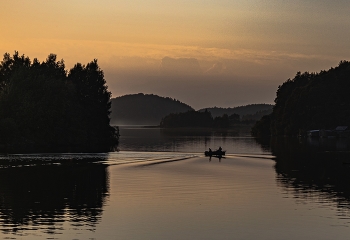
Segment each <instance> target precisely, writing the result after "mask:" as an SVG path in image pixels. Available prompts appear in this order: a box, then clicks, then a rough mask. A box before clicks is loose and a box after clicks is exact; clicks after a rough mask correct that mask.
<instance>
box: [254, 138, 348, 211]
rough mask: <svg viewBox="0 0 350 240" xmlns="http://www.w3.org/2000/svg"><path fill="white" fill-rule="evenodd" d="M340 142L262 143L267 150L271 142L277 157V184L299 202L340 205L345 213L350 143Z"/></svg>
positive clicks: (294, 141) (299, 140)
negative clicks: (300, 200) (310, 201)
mask: <svg viewBox="0 0 350 240" xmlns="http://www.w3.org/2000/svg"><path fill="white" fill-rule="evenodd" d="M316 141H320V142H319V143H316ZM340 141H342V143H341V144H339V143H337V142H336V139H330V141H329V142H327V141H326V140H325V139H323V140H322V139H314V140H310V139H297V138H294V139H290V138H273V139H271V140H269V141H266V140H265V142H261V141H260V142H261V143H262V145H263V146H265V147H267V146H268V142H269V144H270V148H271V151H272V154H273V155H275V156H276V160H275V161H276V165H275V170H276V173H277V183H278V184H279V185H280V186H282V187H283V188H284V189H285V190H286V191H287V192H292V193H293V195H294V197H295V198H299V199H312V200H315V201H316V202H329V201H332V202H336V203H337V206H338V207H339V208H338V209H339V210H340V211H342V212H343V211H349V210H350V185H349V182H350V151H348V146H349V145H348V144H345V143H346V142H347V140H344V139H341V140H340ZM311 143H312V144H311ZM339 147H341V149H339ZM347 215H348V214H347Z"/></svg>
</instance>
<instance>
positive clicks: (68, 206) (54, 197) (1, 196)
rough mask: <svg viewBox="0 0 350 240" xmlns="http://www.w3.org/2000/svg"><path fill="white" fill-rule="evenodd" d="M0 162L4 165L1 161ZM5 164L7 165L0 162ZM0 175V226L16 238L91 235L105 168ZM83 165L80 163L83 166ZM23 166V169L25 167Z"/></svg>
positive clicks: (33, 169) (32, 169)
mask: <svg viewBox="0 0 350 240" xmlns="http://www.w3.org/2000/svg"><path fill="white" fill-rule="evenodd" d="M2 161H5V160H4V159H2ZM5 162H6V161H5ZM24 162H25V160H23V161H22V165H19V164H14V165H12V166H11V165H10V164H9V163H8V162H7V163H5V164H4V165H1V166H2V168H1V169H0V225H1V231H2V232H3V233H11V234H15V235H19V236H27V235H32V234H35V235H39V236H40V233H41V234H60V233H63V232H64V231H66V230H67V229H66V228H69V229H74V230H77V232H79V230H81V231H86V230H90V231H94V230H95V229H96V224H98V222H99V221H100V219H101V215H102V212H103V206H104V205H105V202H106V197H107V196H108V192H109V185H108V181H109V180H108V172H107V168H106V165H103V164H98V163H93V161H91V159H90V160H89V161H79V163H78V162H75V161H74V160H73V159H71V161H62V164H59V165H58V164H48V162H49V163H52V162H51V161H44V162H46V164H41V165H36V166H31V165H30V164H23V163H24ZM82 162H83V163H82ZM24 165H27V166H26V167H25V166H24Z"/></svg>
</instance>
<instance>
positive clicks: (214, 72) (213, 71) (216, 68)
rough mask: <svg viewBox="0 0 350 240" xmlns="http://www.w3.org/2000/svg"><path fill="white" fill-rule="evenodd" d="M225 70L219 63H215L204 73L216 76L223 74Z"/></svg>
mask: <svg viewBox="0 0 350 240" xmlns="http://www.w3.org/2000/svg"><path fill="white" fill-rule="evenodd" d="M224 69H225V67H224V65H223V64H222V63H221V62H216V63H214V64H213V66H211V67H210V68H209V69H207V70H206V71H205V72H204V73H205V74H209V75H217V74H220V73H222V72H223V70H224Z"/></svg>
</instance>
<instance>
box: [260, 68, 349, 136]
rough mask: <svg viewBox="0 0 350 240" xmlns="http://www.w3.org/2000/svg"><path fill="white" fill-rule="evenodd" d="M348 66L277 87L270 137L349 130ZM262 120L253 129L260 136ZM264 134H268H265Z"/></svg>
mask: <svg viewBox="0 0 350 240" xmlns="http://www.w3.org/2000/svg"><path fill="white" fill-rule="evenodd" d="M349 90H350V62H347V61H341V62H340V63H339V65H338V66H337V67H336V68H331V69H329V70H328V71H321V72H320V73H308V72H305V73H300V72H298V73H297V74H296V76H295V77H294V78H293V79H288V80H287V81H286V82H284V83H283V84H282V85H281V86H279V87H278V90H277V96H276V99H275V103H276V104H275V106H274V108H273V112H272V114H271V115H270V121H271V122H270V133H271V134H272V135H298V134H303V133H305V132H306V131H307V130H311V129H333V128H335V127H336V126H339V125H345V126H350V94H349ZM266 120H267V119H266V118H265V119H262V120H261V121H260V122H258V123H257V124H256V126H255V130H254V132H253V133H254V134H256V135H259V134H263V132H264V131H265V130H264V129H263V128H265V127H266V126H267V122H266ZM265 132H266V133H267V132H268V131H265Z"/></svg>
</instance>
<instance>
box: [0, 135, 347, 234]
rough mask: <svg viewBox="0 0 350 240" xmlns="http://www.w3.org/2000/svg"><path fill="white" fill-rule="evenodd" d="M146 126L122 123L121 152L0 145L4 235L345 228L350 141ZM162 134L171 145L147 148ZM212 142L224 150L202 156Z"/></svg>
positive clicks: (324, 231)
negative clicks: (5, 150) (3, 149)
mask: <svg viewBox="0 0 350 240" xmlns="http://www.w3.org/2000/svg"><path fill="white" fill-rule="evenodd" d="M143 130H144V129H143ZM143 130H142V131H143ZM153 130H154V129H153ZM158 130H159V129H158ZM158 130H156V131H155V132H157V131H158ZM142 131H141V133H140V138H141V140H140V139H139V140H135V141H132V140H131V139H133V138H135V139H137V131H134V130H130V131H129V133H130V135H125V134H126V133H127V132H124V133H123V131H122V132H121V133H122V134H124V136H123V137H122V138H121V141H122V142H121V147H120V149H121V151H120V152H114V153H101V154H89V153H84V154H14V155H0V162H1V164H0V237H1V238H19V239H21V238H25V239H47V238H57V239H142V240H143V239H258V238H259V239H347V237H348V236H349V234H350V230H349V226H350V188H349V184H348V183H349V182H350V164H348V163H349V162H350V160H349V159H350V158H349V152H348V150H347V148H346V146H349V145H348V144H347V141H344V140H342V143H341V144H338V143H336V142H334V140H331V141H330V143H328V142H327V141H324V140H322V142H321V143H320V144H317V143H316V142H315V141H314V140H312V141H311V140H310V139H308V140H306V141H305V142H300V141H290V140H288V139H279V140H271V141H268V142H263V143H260V142H259V141H258V142H256V141H255V140H254V139H253V138H251V137H248V136H246V135H244V133H243V135H242V133H238V134H236V133H234V132H233V133H227V134H226V135H224V136H222V137H220V136H219V134H222V133H212V132H209V133H206V132H204V133H200V132H199V133H195V134H193V135H190V134H189V133H188V132H186V133H180V134H178V135H176V134H174V133H161V132H159V131H158V133H159V135H152V134H143V133H142ZM145 131H146V132H147V131H148V130H145ZM148 133H150V132H148ZM205 138H207V140H203V139H205ZM123 139H124V140H123ZM152 139H153V140H152ZM198 139H199V140H198ZM138 141H139V142H138ZM162 142H163V143H164V146H166V147H159V148H158V149H156V151H150V150H151V149H154V148H155V147H154V146H156V145H157V144H160V145H161V144H162ZM137 143H138V144H139V145H137ZM153 144H155V145H153ZM215 144H217V145H219V146H222V147H223V148H224V149H226V150H228V154H227V156H226V157H225V158H222V159H218V158H214V157H213V158H212V159H209V158H205V157H203V151H204V150H205V149H206V148H207V147H212V148H214V147H215V146H213V145H215ZM160 145H158V146H160ZM174 146H176V147H175V148H174ZM192 147H193V148H192ZM339 147H341V151H338V150H339ZM126 150H127V151H126ZM324 150H326V151H324ZM252 229H253V230H252Z"/></svg>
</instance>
